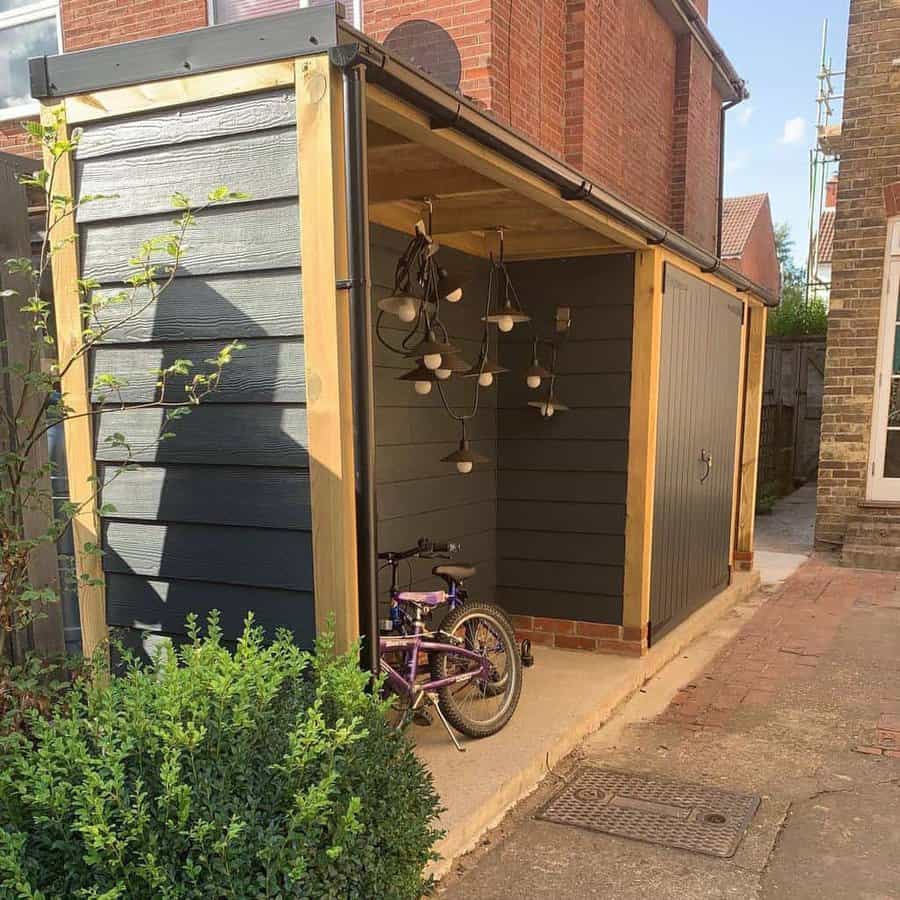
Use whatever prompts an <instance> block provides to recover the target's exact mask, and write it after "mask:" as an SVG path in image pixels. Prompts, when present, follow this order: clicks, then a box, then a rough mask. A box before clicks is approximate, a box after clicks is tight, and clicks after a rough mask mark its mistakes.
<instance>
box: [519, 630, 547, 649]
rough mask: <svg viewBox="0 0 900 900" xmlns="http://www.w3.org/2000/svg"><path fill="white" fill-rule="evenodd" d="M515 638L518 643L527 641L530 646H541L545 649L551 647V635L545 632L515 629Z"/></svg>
mask: <svg viewBox="0 0 900 900" xmlns="http://www.w3.org/2000/svg"><path fill="white" fill-rule="evenodd" d="M516 638H517V639H518V640H520V641H524V640H526V639H527V640H529V641H531V643H532V644H542V645H544V646H545V647H552V646H553V635H552V634H550V633H549V632H545V631H527V630H520V629H518V628H517V629H516Z"/></svg>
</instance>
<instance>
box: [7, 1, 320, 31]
mask: <svg viewBox="0 0 900 900" xmlns="http://www.w3.org/2000/svg"><path fill="white" fill-rule="evenodd" d="M0 3H3V0H0ZM311 5H312V4H311V3H309V2H303V0H212V8H211V10H210V12H211V14H212V16H211V18H212V21H213V22H214V23H215V24H216V25H221V24H223V23H224V22H237V21H238V20H239V19H253V18H255V17H256V16H271V15H272V14H273V13H280V12H287V11H288V10H291V9H297V8H298V7H301V6H311Z"/></svg>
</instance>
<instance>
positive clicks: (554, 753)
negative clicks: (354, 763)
mask: <svg viewBox="0 0 900 900" xmlns="http://www.w3.org/2000/svg"><path fill="white" fill-rule="evenodd" d="M759 585H760V576H759V572H758V571H756V570H754V571H751V572H735V573H734V577H733V580H732V583H731V585H730V586H729V587H727V588H726V589H725V590H724V591H722V592H721V593H720V594H719V595H718V596H716V597H715V598H714V599H713V600H711V601H710V602H709V603H707V604H706V605H705V606H703V607H702V608H701V609H699V610H697V612H695V613H694V614H693V615H692V616H690V618H688V619H686V620H685V621H684V622H682V623H681V624H680V625H679V626H678V627H677V628H675V629H674V630H673V631H672V632H671V633H670V634H667V635H666V636H665V637H664V638H663V639H662V640H660V642H659V643H658V644H656V645H655V646H654V647H652V648H651V649H650V651H649V652H648V653H647V655H646V656H645V657H643V658H641V659H627V658H624V657H617V659H621V674H620V675H618V676H617V677H616V678H614V679H612V680H610V681H608V682H607V683H606V685H605V690H604V692H603V695H602V697H601V698H600V700H599V702H598V703H596V704H595V705H594V706H593V707H592V709H591V711H590V712H589V713H588V714H587V715H584V716H582V717H580V718H579V719H578V720H577V721H576V722H575V723H574V724H573V725H571V726H569V727H568V728H567V729H566V730H565V732H564V733H563V734H561V735H557V736H555V737H554V736H551V735H548V740H547V742H546V745H544V746H542V747H541V750H540V752H538V753H536V754H533V755H532V757H531V758H530V760H529V761H528V762H527V763H526V764H525V765H523V766H521V767H520V768H519V769H518V771H517V772H516V773H515V774H514V775H513V776H512V777H509V778H507V779H506V780H505V781H504V782H503V783H502V784H498V785H496V786H495V787H494V789H493V791H489V792H488V794H487V796H485V797H484V799H483V800H482V802H481V803H480V804H479V806H478V807H477V808H476V809H474V810H473V811H472V812H471V813H469V814H468V815H467V816H466V817H465V818H464V819H463V820H462V821H460V822H457V823H455V824H454V825H453V826H452V827H451V828H449V829H448V832H447V834H446V835H445V837H444V838H443V839H442V840H441V841H440V842H439V843H438V845H437V848H436V849H437V851H438V853H440V854H441V858H440V860H438V861H437V862H436V863H434V864H433V865H432V866H431V870H430V871H431V874H432V875H433V876H434V877H435V878H437V879H440V878H441V877H443V876H444V875H445V874H446V873H447V872H448V871H449V870H450V868H451V867H452V865H453V863H454V861H455V860H456V859H457V858H458V857H460V856H462V855H463V854H465V853H467V852H469V851H470V850H471V849H473V848H474V847H475V846H476V845H477V843H478V841H479V840H480V839H481V837H482V836H483V835H484V834H485V833H486V832H487V831H489V830H490V829H492V828H494V827H495V826H496V825H498V824H499V823H500V822H501V821H502V819H503V817H504V816H505V815H506V814H507V812H508V811H509V810H510V809H511V808H512V807H513V806H515V805H516V804H517V803H519V802H520V801H521V800H523V799H525V798H526V797H527V796H528V795H529V794H531V793H532V792H533V791H534V790H535V789H536V788H537V787H538V785H539V784H540V783H541V782H542V781H543V779H544V778H545V777H546V775H547V773H548V772H549V771H550V770H551V769H552V768H553V767H554V766H556V764H557V763H559V762H560V761H561V760H562V759H564V758H565V757H566V756H568V755H569V754H570V753H571V752H572V751H573V750H575V749H576V747H577V746H578V745H579V744H580V743H581V742H582V741H583V740H584V739H585V738H587V737H588V736H589V735H590V734H592V733H593V732H595V731H597V729H599V728H600V727H601V726H602V725H603V724H604V723H605V722H607V721H608V720H609V719H610V717H611V716H612V714H613V713H614V712H615V710H616V709H617V708H618V707H619V706H620V705H621V704H623V703H624V702H625V701H626V700H628V699H629V697H631V696H632V695H633V694H634V693H635V692H636V691H638V690H640V688H641V687H642V686H643V685H644V684H645V682H647V681H648V680H649V679H650V678H652V677H653V676H654V675H656V674H657V673H658V672H659V671H660V670H661V669H662V668H663V667H664V666H665V665H666V664H667V663H669V662H670V661H671V660H673V659H674V658H675V657H676V656H678V654H679V653H681V652H682V650H684V649H685V647H687V646H688V644H690V643H691V642H692V641H694V640H695V639H696V638H698V637H700V636H701V635H703V634H704V633H706V632H707V631H708V630H709V629H710V628H712V627H713V625H714V624H715V623H716V622H717V621H718V620H719V619H721V618H722V617H723V616H724V615H725V614H726V613H727V612H728V611H729V610H730V609H731V608H732V607H733V606H734V605H735V604H737V603H739V602H740V601H742V600H744V599H746V598H747V597H749V596H750V595H751V594H752V593H753V592H754V591H756V590H757V588H758V587H759ZM557 652H559V653H580V652H582V651H577V650H571V651H568V650H560V651H557ZM482 786H484V785H483V784H482ZM442 799H443V801H444V803H445V804H446V805H448V806H449V805H451V804H452V802H453V798H452V797H444V798H442Z"/></svg>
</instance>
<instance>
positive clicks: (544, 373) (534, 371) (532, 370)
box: [525, 359, 552, 378]
mask: <svg viewBox="0 0 900 900" xmlns="http://www.w3.org/2000/svg"><path fill="white" fill-rule="evenodd" d="M551 374H552V373H551V372H550V370H549V369H545V368H544V367H543V366H542V365H541V364H540V363H539V362H538V361H537V359H534V360H533V361H532V363H531V365H530V366H529V367H528V368H527V369H526V370H525V377H526V378H549V377H550V375H551Z"/></svg>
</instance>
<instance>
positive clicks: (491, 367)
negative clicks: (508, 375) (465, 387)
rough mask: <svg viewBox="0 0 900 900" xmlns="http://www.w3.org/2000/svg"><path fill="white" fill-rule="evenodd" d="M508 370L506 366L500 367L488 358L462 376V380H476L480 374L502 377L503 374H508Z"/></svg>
mask: <svg viewBox="0 0 900 900" xmlns="http://www.w3.org/2000/svg"><path fill="white" fill-rule="evenodd" d="M508 371H509V369H507V368H506V366H501V365H500V363H498V362H497V361H496V360H494V359H491V358H490V357H488V358H487V359H486V360H485V361H484V362H483V363H482V364H481V365H478V364H476V365H474V366H472V368H471V369H469V370H468V372H466V374H465V375H463V378H478V376H479V375H481V374H482V373H485V374H488V375H502V374H503V373H504V372H508Z"/></svg>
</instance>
